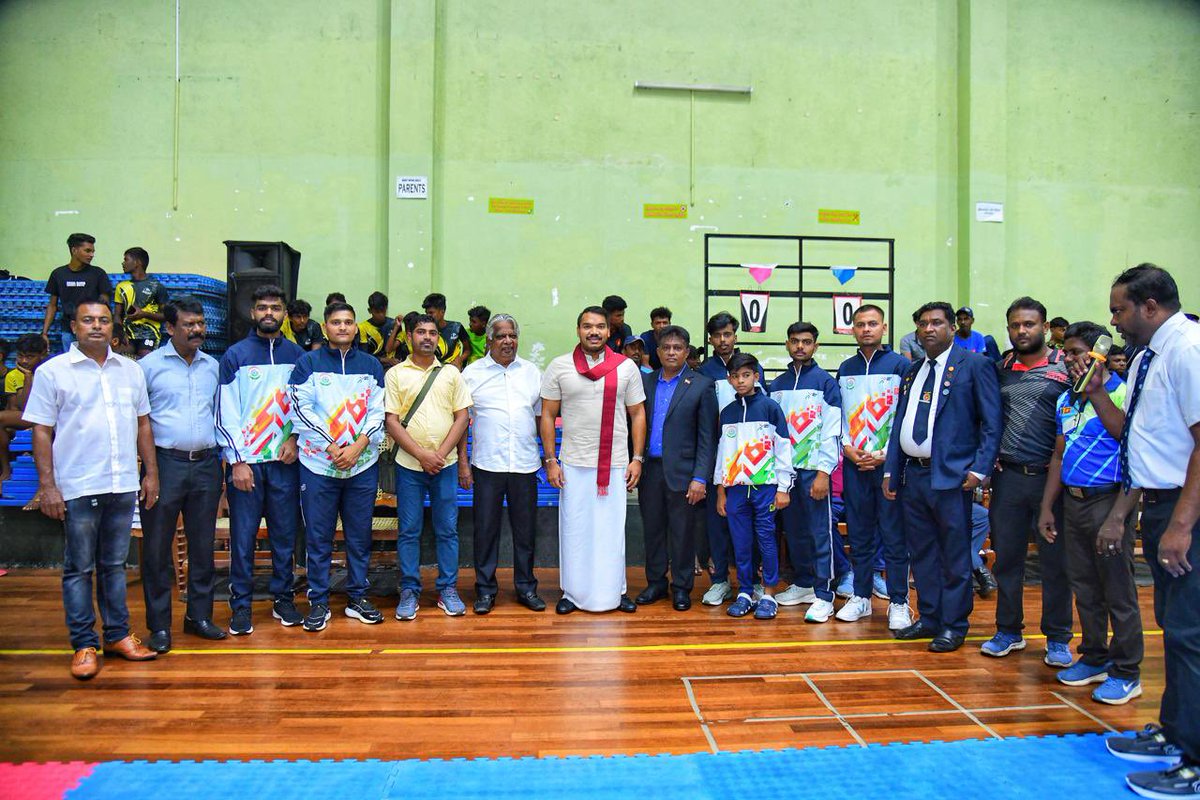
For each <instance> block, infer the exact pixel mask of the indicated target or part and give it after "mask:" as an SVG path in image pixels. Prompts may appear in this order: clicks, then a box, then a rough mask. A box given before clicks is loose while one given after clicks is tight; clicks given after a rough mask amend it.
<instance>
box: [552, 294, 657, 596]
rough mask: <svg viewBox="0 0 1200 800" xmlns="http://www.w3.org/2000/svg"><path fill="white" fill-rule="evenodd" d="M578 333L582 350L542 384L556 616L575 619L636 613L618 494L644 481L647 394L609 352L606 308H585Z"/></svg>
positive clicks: (559, 362) (632, 369)
mask: <svg viewBox="0 0 1200 800" xmlns="http://www.w3.org/2000/svg"><path fill="white" fill-rule="evenodd" d="M577 333H578V334H579V345H578V346H577V347H576V348H575V350H574V351H573V352H570V353H567V354H566V355H562V356H559V357H558V358H556V359H554V360H553V361H551V362H550V365H549V366H548V367H547V368H546V373H545V376H544V377H543V379H542V417H541V423H540V433H541V437H542V449H543V451H544V452H545V463H546V477H547V478H548V479H549V481H550V484H551V485H552V486H555V487H557V488H558V489H560V490H561V494H560V495H559V500H558V551H559V556H558V564H559V580H560V582H561V583H562V590H563V596H562V599H561V600H559V601H558V605H557V606H556V607H555V609H554V610H555V611H556V612H558V613H559V614H570V613H571V612H572V611H575V610H576V609H579V608H582V609H583V610H584V611H612V610H613V609H614V608H619V609H621V610H622V611H626V612H630V613H632V612H634V611H637V606H636V605H635V604H634V603H633V601H632V600H630V599H629V598H628V597H627V596H626V595H625V508H626V499H625V495H623V494H621V492H620V489H621V488H622V484H624V487H623V488H624V489H625V490H626V491H627V492H632V491H633V488H634V487H635V486H637V482H638V479H639V478H640V477H641V475H642V462H643V461H644V460H645V458H644V455H643V454H644V450H645V446H646V412H645V408H644V407H643V403H644V402H645V400H646V392H645V389H644V388H643V387H642V376H641V371H640V370H639V369H638V365H637V364H634V363H633V362H632V361H630V360H629V359H627V358H625V357H624V356H622V355H619V354H617V353H614V352H613V351H612V350H610V349H608V347H607V346H605V342H607V341H608V316H607V315H606V314H605V313H604V309H603V308H600V307H599V306H589V307H588V308H585V309H584V310H583V313H581V314H580V315H579V319H578V320H577ZM627 412H628V422H627V421H626V413H627ZM560 414H561V416H562V420H563V422H562V454H561V455H562V463H561V464H560V463H559V460H558V458H557V457H555V454H554V420H555V418H556V417H558V416H559V415H560ZM631 426H632V427H631ZM630 433H632V438H633V452H634V455H633V459H632V460H630V459H629V450H628V442H629V437H630ZM610 487H611V491H610Z"/></svg>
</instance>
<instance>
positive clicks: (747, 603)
mask: <svg viewBox="0 0 1200 800" xmlns="http://www.w3.org/2000/svg"><path fill="white" fill-rule="evenodd" d="M754 606H755V603H754V601H753V600H751V599H750V595H748V594H746V593H745V592H742V593H741V594H739V595H738V596H737V599H736V600H734V601H733V603H732V605H730V606H729V608H727V609H725V613H726V614H728V615H729V616H731V617H744V616H746V615H747V614H749V613H750V612H751V611H753V610H754Z"/></svg>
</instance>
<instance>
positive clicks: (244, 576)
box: [216, 286, 304, 635]
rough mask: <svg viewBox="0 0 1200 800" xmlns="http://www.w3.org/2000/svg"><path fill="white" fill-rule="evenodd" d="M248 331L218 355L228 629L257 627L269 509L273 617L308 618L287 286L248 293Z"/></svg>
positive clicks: (295, 349) (294, 348) (294, 349)
mask: <svg viewBox="0 0 1200 800" xmlns="http://www.w3.org/2000/svg"><path fill="white" fill-rule="evenodd" d="M250 303H251V306H250V319H251V321H252V322H253V327H252V328H251V330H250V334H249V335H248V336H247V337H246V338H245V339H243V340H241V341H240V342H238V343H236V344H234V345H233V346H232V347H230V348H229V349H228V350H226V351H225V355H224V356H222V357H221V375H220V385H219V386H218V388H217V425H216V429H217V443H218V444H219V445H220V446H221V450H222V455H223V457H224V458H225V461H226V463H227V464H228V465H229V471H228V473H227V475H226V481H227V484H228V491H227V493H226V496H227V497H228V499H229V605H230V607H231V608H232V609H233V619H232V620H230V623H229V632H230V633H232V634H234V635H240V634H248V633H253V632H254V625H253V624H252V623H251V620H250V601H251V599H252V596H253V593H254V580H253V578H254V575H253V573H254V543H255V540H256V539H257V538H258V525H259V522H261V521H262V518H263V512H264V511H265V512H266V517H267V531H268V536H269V540H270V544H271V594H272V595H274V597H275V603H274V606H273V608H272V611H271V613H272V616H274V617H275V619H277V620H279V621H280V622H281V623H282V624H283V625H284V626H285V627H291V626H292V625H299V624H300V623H301V622H302V621H303V618H302V617H301V616H300V612H299V611H297V610H296V604H295V602H294V597H293V589H292V587H293V582H294V575H293V571H292V569H293V567H292V555H293V553H294V552H295V549H296V529H297V523H298V522H299V520H298V517H299V514H298V511H299V493H300V492H299V489H300V468H299V466H298V465H297V464H296V442H295V440H294V439H292V438H291V436H292V399H291V396H290V394H289V384H290V382H291V378H292V368H293V367H294V366H295V364H296V361H297V360H298V359H299V358H300V356H301V355H303V354H304V351H303V350H301V349H300V347H299V346H298V345H297V344H296V343H295V342H290V341H288V340H287V339H285V338H284V337H283V336H281V335H280V331H279V329H280V326H281V325H282V324H283V319H284V314H285V309H284V304H283V303H284V296H283V290H282V289H280V288H279V287H278V286H260V287H258V288H257V289H255V290H254V294H253V295H252V297H251V301H250Z"/></svg>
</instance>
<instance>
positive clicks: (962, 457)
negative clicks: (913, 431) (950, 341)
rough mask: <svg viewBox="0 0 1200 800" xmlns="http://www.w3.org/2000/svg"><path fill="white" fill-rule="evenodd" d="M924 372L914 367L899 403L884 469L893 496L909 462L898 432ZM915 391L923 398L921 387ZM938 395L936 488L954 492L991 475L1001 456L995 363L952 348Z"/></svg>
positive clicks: (918, 364) (934, 448)
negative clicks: (973, 476)
mask: <svg viewBox="0 0 1200 800" xmlns="http://www.w3.org/2000/svg"><path fill="white" fill-rule="evenodd" d="M920 369H921V362H920V361H915V362H913V365H912V366H911V367H910V368H909V370H908V372H906V373H905V374H904V379H903V380H902V381H901V382H900V399H899V401H898V402H897V403H896V416H895V418H894V420H893V422H892V433H891V437H890V440H889V442H888V452H887V460H886V461H885V462H884V467H883V471H884V473H885V474H888V475H891V480H890V482H889V484H890V487H891V488H892V490H895V489H896V488H898V487H899V486H900V485H901V484H902V478H903V475H904V467H905V465H906V464H907V461H908V457H907V456H905V455H904V451H903V450H902V449H901V447H900V429H901V427H902V426H903V424H904V414H905V411H906V410H907V409H908V403H909V399H910V393H911V392H912V391H913V381H914V380H915V379H916V377H917V372H919V371H920ZM915 391H918V392H919V391H920V387H917V388H916V390H915ZM935 391H937V392H939V393H940V395H941V396H940V397H939V398H938V407H937V411H936V412H935V413H934V425H933V442H932V445H931V452H932V454H933V455H932V464H931V472H932V475H931V478H932V481H931V483H932V486H933V488H934V489H940V490H945V489H956V488H958V487H959V486H961V485H962V482H963V481H964V480H966V477H967V473H968V472H977V473H979V474H980V475H983V476H984V477H987V476H989V475H991V474H992V467H993V466H994V465H995V463H996V455H997V454H998V453H999V452H1000V431H1001V427H1002V426H1003V424H1004V422H1003V420H1004V416H1003V408H1002V406H1001V403H1000V380H999V378H998V377H997V376H996V365H995V363H993V362H992V361H991V359H989V358H987V357H986V356H982V355H979V354H978V353H972V352H969V351H967V350H964V349H963V348H961V347H953V346H952V347H951V348H950V360H949V361H948V362H946V369H945V371H944V372H943V373H942V383H941V385H940V386H937V387H935ZM947 392H948V393H947ZM913 402H917V400H913Z"/></svg>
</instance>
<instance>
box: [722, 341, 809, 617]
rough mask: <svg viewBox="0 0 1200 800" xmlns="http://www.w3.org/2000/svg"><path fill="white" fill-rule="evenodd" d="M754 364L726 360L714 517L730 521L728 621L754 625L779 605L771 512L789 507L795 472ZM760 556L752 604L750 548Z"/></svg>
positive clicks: (778, 413) (742, 356) (783, 423)
mask: <svg viewBox="0 0 1200 800" xmlns="http://www.w3.org/2000/svg"><path fill="white" fill-rule="evenodd" d="M758 374H759V373H758V359H756V358H755V357H754V356H752V355H749V354H748V353H737V354H735V355H734V356H733V357H732V358H730V359H729V383H730V385H732V386H733V388H734V391H735V392H736V393H737V396H736V397H735V398H734V400H733V402H731V403H730V404H729V405H727V406H725V408H724V409H723V410H722V411H721V416H720V437H719V441H718V443H717V464H716V470H715V472H714V475H713V483H714V484H716V486H717V511H718V513H720V514H721V516H723V517H725V518H727V519H728V520H729V536H730V538H731V539H732V540H733V555H734V561H735V562H736V563H737V577H738V596H737V599H736V600H734V601H733V605H731V606H730V607H729V610H728V613H729V616H731V617H744V616H746V615H747V614H749V613H750V612H751V611H754V616H755V617H756V618H757V619H771V618H772V617H774V616H775V612H776V609H777V605H776V602H775V597H774V594H775V592H774V590H775V584H777V583H779V551H778V549H777V548H776V546H775V510H776V509H784V508H787V506H788V503H789V502H790V501H791V496H790V494H789V492H790V491H791V488H792V480H793V477H794V474H795V473H794V470H793V467H792V440H791V438H790V437H789V435H788V423H787V420H786V419H785V418H784V416H783V410H782V409H781V408H780V407H779V404H778V403H776V402H775V401H774V400H772V399H771V398H770V397H767V396H766V394H765V393H764V392H761V391H759V389H758V387H757V385H756V384H757V382H758ZM755 542H757V543H758V547H759V551H760V552H761V554H762V571H763V596H762V599H761V600H759V601H758V603H757V604H756V603H755V602H754V599H753V597H752V596H751V594H750V589H751V587H752V586H753V585H754V544H755Z"/></svg>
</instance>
